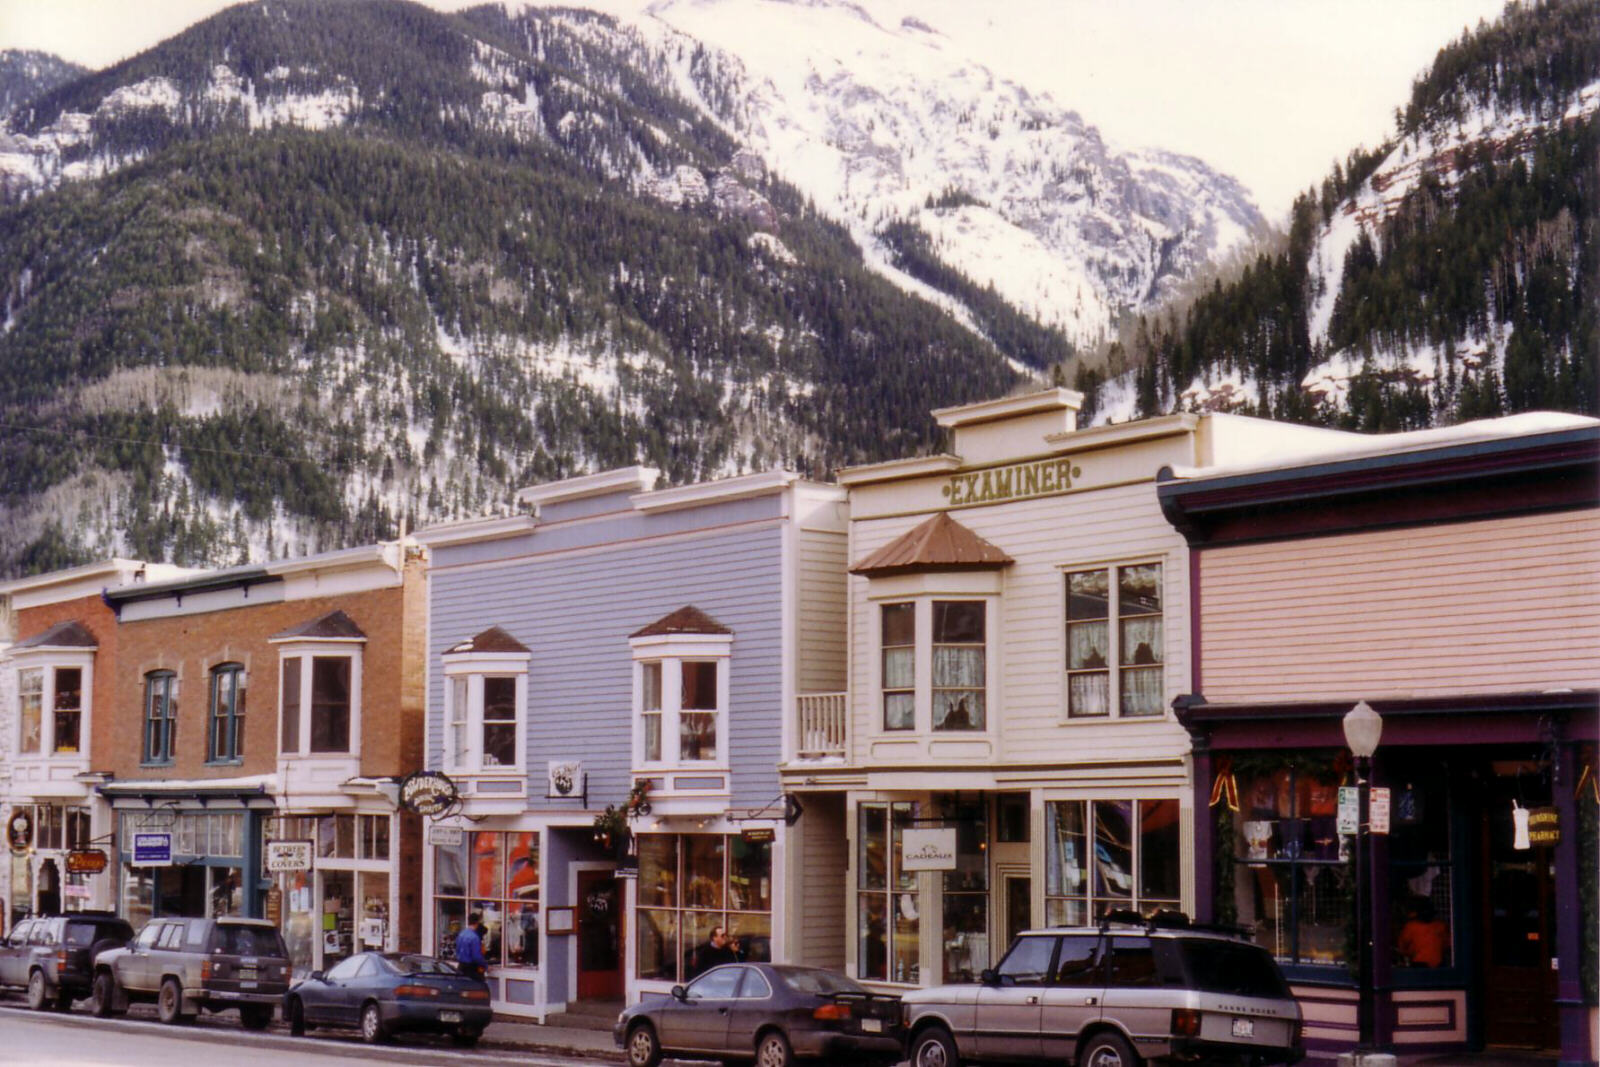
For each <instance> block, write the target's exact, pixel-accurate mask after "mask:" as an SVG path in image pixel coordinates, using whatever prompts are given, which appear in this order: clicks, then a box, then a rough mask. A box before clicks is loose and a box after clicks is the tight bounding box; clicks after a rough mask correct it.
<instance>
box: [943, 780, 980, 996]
mask: <svg viewBox="0 0 1600 1067" xmlns="http://www.w3.org/2000/svg"><path fill="white" fill-rule="evenodd" d="M945 812H946V818H948V819H949V820H950V821H949V822H948V823H947V825H949V826H953V827H954V828H955V831H956V866H955V869H954V870H950V871H945V872H944V873H943V876H942V880H943V890H944V892H943V893H942V894H941V895H942V897H943V901H944V927H943V931H944V934H943V941H944V971H943V975H944V977H943V981H946V982H972V981H976V980H977V978H978V976H979V975H980V974H982V973H983V972H984V970H986V969H987V968H988V967H989V964H990V952H989V852H988V840H989V828H988V821H987V819H986V818H985V817H984V808H983V806H982V805H972V806H968V807H961V808H955V807H947V808H945Z"/></svg>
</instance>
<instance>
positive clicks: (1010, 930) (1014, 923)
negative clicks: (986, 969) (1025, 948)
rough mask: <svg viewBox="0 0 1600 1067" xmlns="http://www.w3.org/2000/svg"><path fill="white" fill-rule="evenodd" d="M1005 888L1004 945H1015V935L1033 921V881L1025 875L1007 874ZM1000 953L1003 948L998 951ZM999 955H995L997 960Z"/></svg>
mask: <svg viewBox="0 0 1600 1067" xmlns="http://www.w3.org/2000/svg"><path fill="white" fill-rule="evenodd" d="M1005 887H1006V898H1005V899H1006V927H1005V935H1006V939H1005V942H1004V945H1006V946H1009V945H1012V944H1015V943H1016V940H1017V935H1018V934H1020V933H1022V931H1024V930H1026V929H1028V927H1029V926H1031V925H1032V919H1033V879H1031V878H1029V877H1028V876H1027V875H1015V874H1008V875H1006V876H1005ZM1000 951H1001V952H1004V951H1005V948H1004V947H1002V948H1001V949H1000ZM998 956H999V953H996V958H998Z"/></svg>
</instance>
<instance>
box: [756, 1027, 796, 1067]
mask: <svg viewBox="0 0 1600 1067" xmlns="http://www.w3.org/2000/svg"><path fill="white" fill-rule="evenodd" d="M793 1059H794V1057H793V1055H792V1054H791V1053H790V1051H789V1039H788V1038H786V1037H784V1036H783V1032H782V1031H780V1030H771V1031H769V1032H767V1033H765V1034H762V1035H761V1041H760V1042H759V1043H758V1044H757V1045H756V1067H789V1064H790V1063H791V1062H792V1061H793Z"/></svg>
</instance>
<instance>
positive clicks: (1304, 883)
mask: <svg viewBox="0 0 1600 1067" xmlns="http://www.w3.org/2000/svg"><path fill="white" fill-rule="evenodd" d="M1308 762H1309V761H1308ZM1332 765H1333V755H1332V753H1329V755H1328V758H1327V761H1326V764H1325V766H1327V767H1328V768H1330V769H1329V771H1327V772H1325V773H1318V772H1315V771H1312V770H1310V769H1297V768H1294V767H1280V768H1278V769H1276V770H1272V771H1263V772H1261V773H1259V774H1256V775H1253V776H1248V777H1247V776H1241V777H1240V778H1239V782H1238V785H1239V804H1240V812H1239V815H1238V817H1237V818H1236V819H1235V820H1234V825H1235V828H1236V829H1235V831H1234V841H1233V849H1234V858H1235V861H1236V863H1237V866H1236V867H1235V871H1236V874H1235V878H1234V900H1235V904H1236V907H1237V915H1238V918H1239V922H1240V923H1242V924H1244V925H1246V926H1250V927H1253V928H1254V930H1255V939H1256V942H1257V943H1258V944H1260V945H1262V946H1263V947H1265V948H1266V949H1267V950H1268V951H1270V952H1271V953H1272V954H1273V955H1274V956H1276V957H1277V958H1278V959H1279V960H1280V961H1282V962H1284V963H1317V964H1337V963H1342V962H1344V959H1345V933H1346V929H1347V926H1348V923H1349V920H1350V915H1351V905H1352V902H1353V896H1354V885H1353V883H1352V881H1351V875H1350V870H1349V864H1348V862H1347V861H1346V859H1344V858H1342V854H1343V852H1344V849H1343V848H1342V847H1341V843H1340V839H1339V835H1338V833H1337V832H1336V826H1337V817H1338V782H1337V781H1336V780H1335V778H1334V776H1333V773H1332V771H1331V768H1332Z"/></svg>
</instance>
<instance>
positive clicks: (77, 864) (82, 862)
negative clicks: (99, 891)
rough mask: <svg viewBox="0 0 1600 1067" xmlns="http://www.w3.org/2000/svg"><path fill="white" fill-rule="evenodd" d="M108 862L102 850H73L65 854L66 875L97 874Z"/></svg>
mask: <svg viewBox="0 0 1600 1067" xmlns="http://www.w3.org/2000/svg"><path fill="white" fill-rule="evenodd" d="M108 862H109V860H108V858H107V856H106V854H105V852H104V850H102V849H98V848H75V849H73V850H72V851H71V852H68V853H67V873H68V874H99V873H100V872H101V871H103V870H105V869H106V864H107V863H108Z"/></svg>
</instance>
